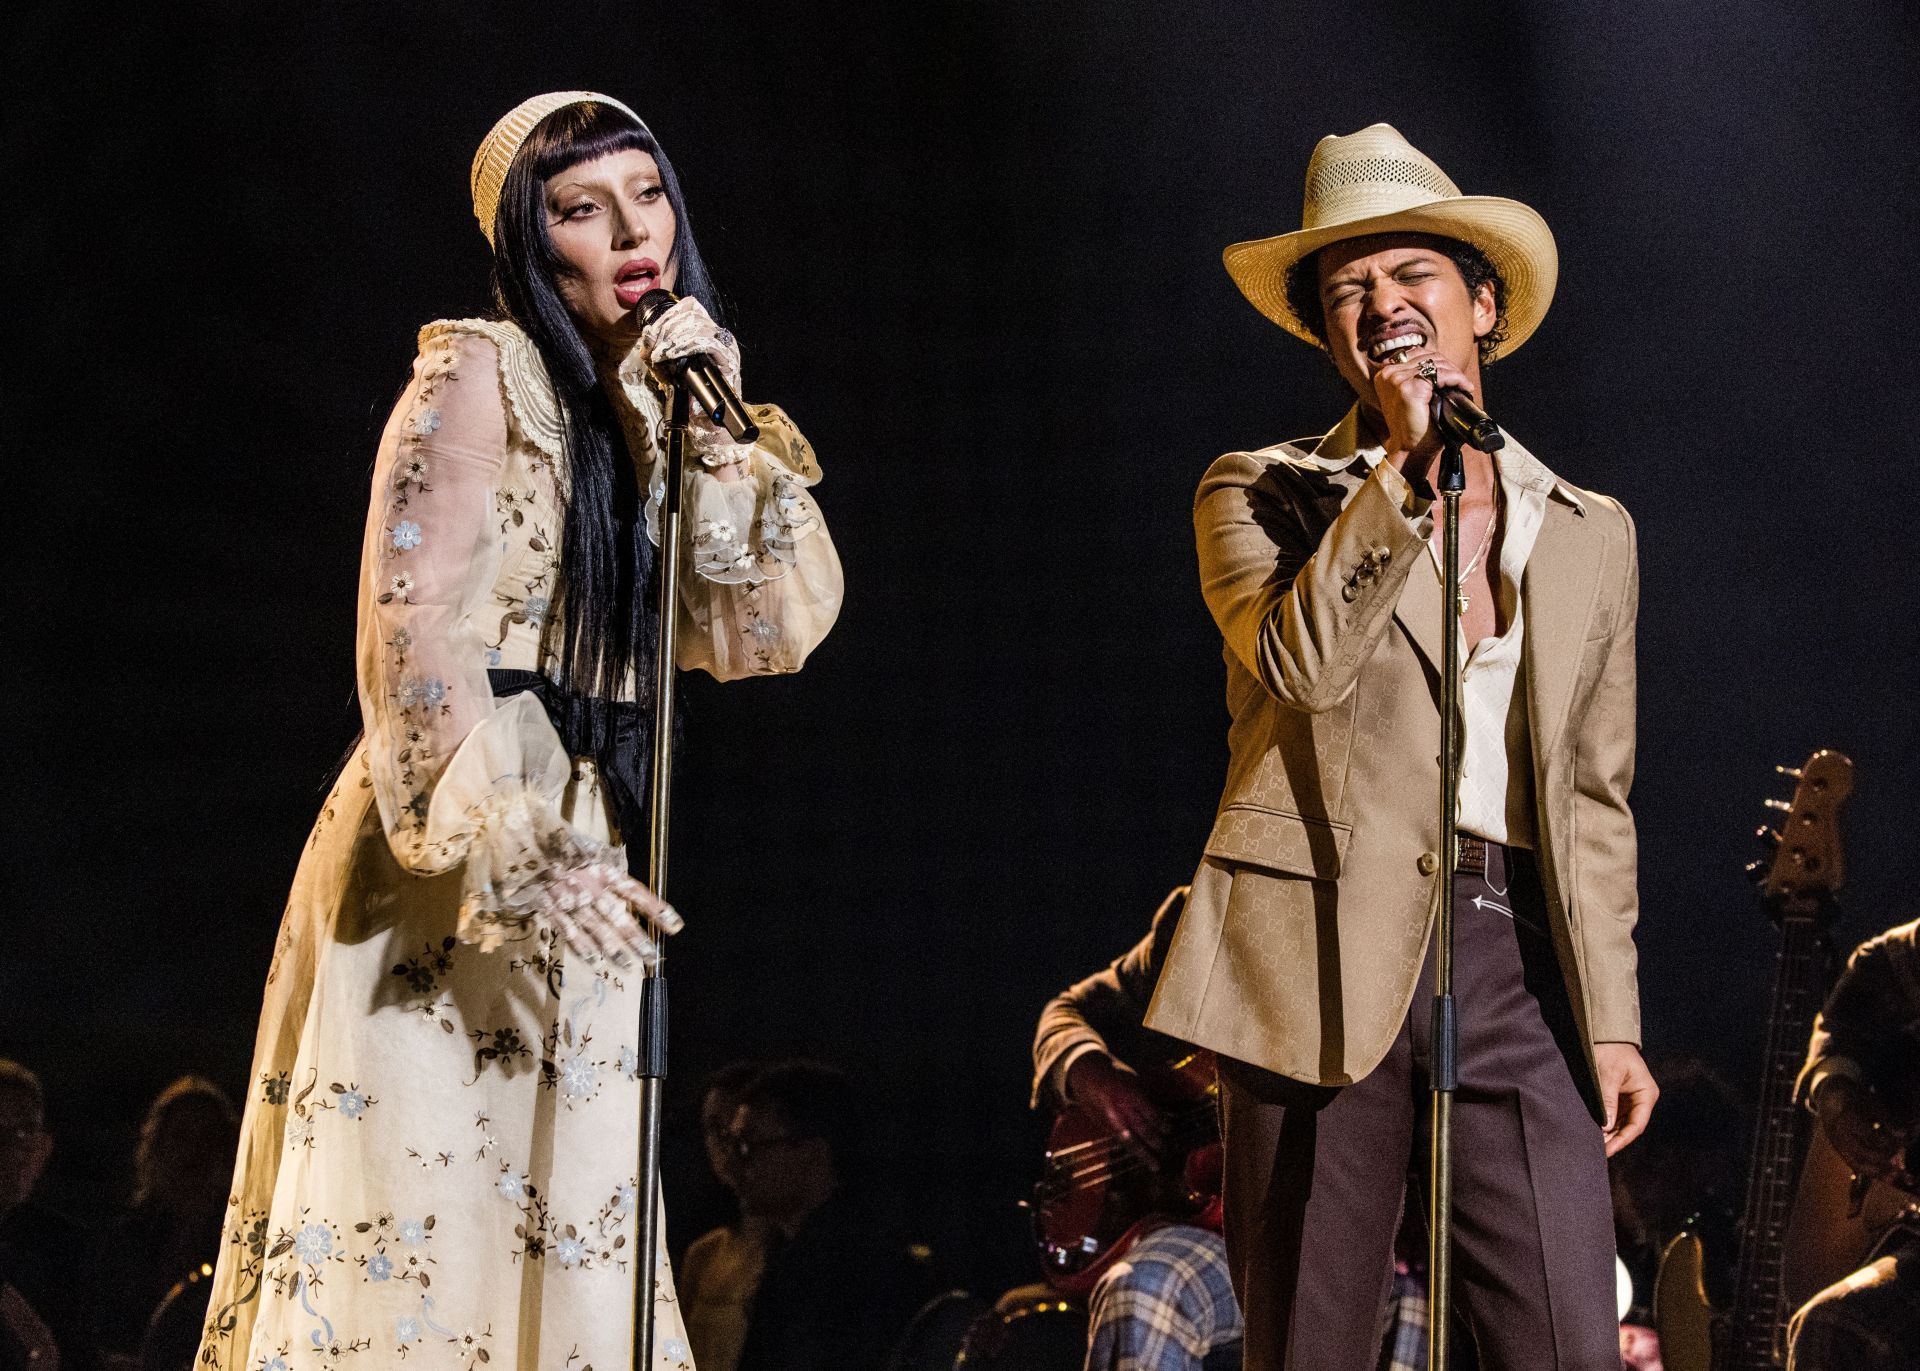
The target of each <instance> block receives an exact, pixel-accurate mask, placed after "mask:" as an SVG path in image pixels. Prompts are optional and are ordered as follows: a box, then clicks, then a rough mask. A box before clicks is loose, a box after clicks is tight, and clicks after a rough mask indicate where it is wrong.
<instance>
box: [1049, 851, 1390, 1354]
mask: <svg viewBox="0 0 1920 1371" xmlns="http://www.w3.org/2000/svg"><path fill="white" fill-rule="evenodd" d="M1186 897H1187V887H1185V886H1181V887H1179V888H1177V889H1175V890H1173V891H1172V892H1171V893H1169V894H1168V896H1167V898H1166V899H1165V900H1163V901H1162V902H1161V904H1160V908H1159V909H1158V910H1157V911H1155V913H1154V916H1153V927H1152V928H1151V929H1150V930H1149V931H1148V933H1147V935H1146V937H1144V938H1142V939H1141V940H1140V941H1139V942H1138V943H1136V944H1135V945H1134V946H1133V947H1131V948H1129V949H1128V950H1127V952H1126V953H1125V954H1124V955H1122V956H1121V957H1120V959H1119V960H1118V961H1116V962H1114V963H1113V964H1112V965H1111V966H1109V967H1107V968H1106V969H1105V970H1104V971H1100V972H1098V973H1096V974H1095V975H1092V976H1089V977H1087V978H1086V979H1085V980H1083V981H1080V982H1079V983H1077V984H1075V985H1073V986H1070V987H1068V988H1067V989H1066V990H1063V991H1061V992H1060V993H1059V994H1058V995H1056V996H1054V997H1053V999H1051V1000H1049V1001H1048V1002H1047V1006H1046V1008H1045V1009H1044V1010H1042V1011H1041V1013H1040V1025H1039V1029H1038V1031H1037V1033H1036V1034H1035V1037H1034V1044H1033V1066H1034V1080H1033V1102H1034V1104H1035V1105H1039V1104H1040V1103H1042V1102H1043V1101H1046V1100H1051V1101H1053V1102H1055V1103H1059V1104H1065V1103H1068V1102H1071V1103H1073V1104H1076V1105H1079V1106H1080V1107H1082V1108H1083V1109H1086V1110H1088V1111H1089V1112H1091V1113H1093V1114H1094V1115H1096V1116H1097V1117H1099V1118H1102V1119H1104V1120H1105V1121H1106V1122H1107V1124H1108V1125H1109V1126H1110V1127H1111V1128H1112V1129H1113V1131H1114V1133H1116V1134H1117V1135H1119V1136H1120V1137H1121V1138H1123V1139H1125V1140H1126V1141H1127V1142H1128V1143H1129V1144H1130V1145H1133V1146H1136V1147H1138V1148H1139V1149H1141V1150H1142V1151H1143V1152H1146V1153H1149V1154H1155V1155H1160V1154H1164V1152H1165V1150H1166V1149H1167V1147H1168V1144H1169V1129H1168V1121H1167V1119H1166V1117H1165V1116H1164V1115H1163V1114H1162V1112H1161V1111H1160V1109H1159V1108H1158V1107H1157V1106H1156V1105H1155V1104H1154V1103H1153V1101H1152V1100H1151V1099H1150V1098H1149V1097H1148V1095H1147V1092H1146V1090H1145V1088H1144V1087H1143V1086H1142V1084H1141V1081H1140V1077H1139V1075H1138V1074H1137V1073H1136V1072H1135V1071H1134V1069H1133V1067H1132V1066H1130V1065H1129V1063H1130V1062H1136V1063H1148V1062H1166V1061H1171V1060H1172V1059H1174V1058H1176V1057H1178V1056H1182V1055H1184V1054H1186V1053H1188V1052H1190V1051H1192V1049H1191V1047H1190V1046H1189V1045H1188V1044H1186V1043H1182V1042H1179V1041H1178V1040H1176V1039H1173V1038H1169V1037H1166V1036H1165V1035H1163V1034H1159V1033H1154V1032H1152V1031H1151V1030H1149V1029H1147V1028H1145V1027H1144V1026H1143V1025H1142V1022H1141V1021H1142V1019H1143V1018H1144V1017H1145V1015H1146V1009H1147V1002H1148V1001H1149V1000H1150V999H1151V998H1152V997H1153V987H1154V984H1155V983H1156V982H1157V981H1158V980H1159V978H1160V969H1161V967H1162V966H1163V965H1164V964H1165V962H1166V955H1167V948H1168V946H1169V945H1170V944H1171V943H1172V941H1173V931H1174V927H1175V925H1176V924H1177V923H1178V922H1179V919H1180V911H1181V908H1182V907H1183V905H1184V904H1185V902H1186ZM1172 1160H1173V1161H1176V1162H1177V1160H1178V1159H1172ZM1219 1230H1220V1205H1219V1201H1218V1200H1217V1199H1216V1200H1215V1201H1214V1203H1213V1204H1211V1205H1209V1206H1208V1207H1207V1208H1206V1209H1205V1210H1204V1211H1202V1213H1200V1214H1199V1215H1198V1216H1196V1217H1194V1218H1190V1219H1179V1220H1176V1219H1175V1218H1173V1217H1171V1216H1168V1217H1167V1218H1166V1220H1165V1221H1164V1222H1161V1223H1158V1224H1157V1225H1156V1226H1154V1227H1153V1228H1151V1229H1150V1230H1149V1231H1148V1232H1146V1233H1145V1234H1144V1235H1143V1236H1141V1237H1140V1238H1139V1239H1138V1240H1137V1241H1136V1242H1135V1243H1134V1244H1133V1245H1132V1246H1131V1247H1129V1248H1128V1249H1127V1250H1126V1252H1125V1254H1124V1255H1123V1257H1122V1259H1121V1260H1120V1261H1118V1262H1116V1263H1115V1264H1114V1265H1113V1266H1111V1267H1109V1268H1108V1269H1107V1271H1106V1272H1105V1273H1104V1274H1103V1275H1102V1276H1101V1278H1100V1280H1099V1283H1098V1284H1097V1285H1095V1286H1094V1288H1093V1292H1092V1294H1091V1295H1090V1296H1089V1298H1088V1318H1089V1325H1090V1326H1089V1330H1088V1338H1087V1362H1086V1368H1087V1371H1198V1368H1201V1367H1205V1368H1207V1369H1208V1371H1215V1369H1216V1368H1221V1367H1237V1366H1239V1364H1240V1359H1239V1347H1240V1339H1241V1333H1242V1327H1241V1320H1240V1307H1239V1305H1238V1304H1237V1303H1236V1302H1235V1300H1234V1296H1233V1284H1232V1281H1231V1279H1230V1278H1229V1275H1228V1272H1227V1252H1226V1246H1225V1244H1224V1243H1223V1242H1222V1241H1221V1238H1220V1231H1219ZM1393 1293H1394V1296H1395V1300H1394V1307H1393V1309H1392V1310H1390V1311H1389V1313H1390V1315H1391V1326H1389V1327H1388V1328H1387V1334H1388V1336H1387V1339H1386V1346H1385V1348H1384V1350H1383V1353H1382V1362H1381V1365H1382V1367H1383V1369H1384V1371H1414V1368H1424V1367H1425V1366H1426V1336H1425V1330H1426V1301H1425V1296H1424V1292H1423V1291H1422V1288H1421V1287H1420V1284H1419V1282H1418V1280H1417V1278H1414V1277H1411V1276H1406V1275H1402V1276H1401V1277H1400V1278H1399V1279H1397V1280H1396V1281H1395V1283H1394V1292H1393Z"/></svg>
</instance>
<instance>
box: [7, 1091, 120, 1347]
mask: <svg viewBox="0 0 1920 1371" xmlns="http://www.w3.org/2000/svg"><path fill="white" fill-rule="evenodd" d="M52 1156H53V1135H52V1134H50V1133H49V1132H47V1094H46V1090H45V1089H44V1088H43V1087H42V1086H41V1084H40V1078H39V1077H38V1076H36V1075H34V1074H33V1072H31V1071H29V1070H28V1069H27V1068H26V1067H24V1066H22V1065H20V1063H18V1062H15V1061H9V1060H7V1059H5V1058H0V1356H4V1357H6V1358H8V1359H9V1360H10V1361H14V1362H17V1363H18V1364H20V1365H23V1366H25V1365H32V1366H35V1367H44V1366H45V1365H46V1364H47V1363H46V1353H45V1349H46V1347H47V1345H48V1343H49V1341H51V1343H52V1345H53V1346H54V1347H55V1348H57V1350H58V1354H59V1363H58V1365H59V1367H60V1371H93V1368H94V1367H95V1366H96V1365H97V1364H98V1363H97V1361H96V1359H95V1353H94V1347H93V1339H92V1337H91V1336H90V1335H89V1333H88V1329H87V1305H88V1302H89V1301H90V1300H92V1298H93V1295H94V1290H93V1284H92V1282H91V1281H90V1280H89V1279H88V1272H87V1241H86V1235H85V1233H84V1231H83V1230H82V1229H81V1228H80V1226H79V1225H78V1224H76V1223H74V1222H73V1221H72V1220H71V1219H68V1218H67V1217H65V1216H64V1215H62V1214H60V1213H58V1212H57V1211H55V1210H53V1209H50V1208H48V1207H47V1206H46V1205H44V1204H39V1203H36V1202H35V1201H34V1199H33V1188H34V1186H36V1185H38V1184H39V1182H40V1173H41V1172H43V1171H45V1170H46V1167H47V1162H48V1160H49V1159H50V1158H51V1157H52ZM36 1351H38V1352H40V1353H41V1355H40V1356H39V1357H38V1358H37V1359H33V1360H32V1361H29V1357H30V1356H31V1354H32V1353H33V1352H36Z"/></svg>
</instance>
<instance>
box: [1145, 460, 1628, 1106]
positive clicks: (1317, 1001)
mask: <svg viewBox="0 0 1920 1371" xmlns="http://www.w3.org/2000/svg"><path fill="white" fill-rule="evenodd" d="M1529 470H1530V472H1531V473H1532V477H1533V479H1536V480H1539V481H1543V482H1545V483H1547V486H1546V487H1544V488H1551V487H1553V486H1556V485H1558V484H1559V483H1558V482H1557V481H1556V480H1555V478H1554V477H1553V476H1552V473H1550V472H1548V471H1547V470H1546V469H1545V468H1544V467H1541V466H1539V465H1538V463H1532V462H1530V463H1529ZM1579 506H1580V507H1578V508H1576V505H1575V504H1574V503H1573V502H1571V501H1569V500H1567V499H1565V498H1562V497H1560V496H1557V495H1550V496H1549V498H1548V500H1547V511H1546V517H1545V522H1544V523H1543V524H1542V525H1541V528H1540V534H1539V539H1538V541H1537V542H1536V543H1535V545H1534V548H1533V552H1532V555H1531V557H1530V558H1529V559H1528V562H1527V569H1526V574H1525V577H1524V580H1523V582H1522V586H1521V595H1522V599H1523V603H1524V606H1525V638H1524V652H1523V661H1522V679H1521V682H1520V684H1519V688H1520V689H1522V690H1524V691H1525V692H1526V703H1527V709H1528V715H1529V718H1530V726H1531V735H1532V741H1533V776H1534V782H1535V786H1534V789H1535V796H1536V814H1537V832H1538V834H1539V838H1540V853H1539V856H1540V865H1541V877H1542V882H1543V884H1544V885H1545V887H1546V898H1547V905H1548V909H1549V912H1550V914H1551V916H1552V921H1553V937H1554V944H1555V947H1556V948H1557V950H1558V952H1559V957H1560V965H1561V967H1562V968H1563V970H1564V972H1565V974H1566V978H1567V986H1568V989H1569V992H1570V994H1571V998H1572V1002H1573V1006H1574V1012H1575V1015H1576V1016H1577V1020H1578V1023H1579V1027H1580V1029H1581V1030H1582V1033H1583V1035H1584V1037H1585V1040H1586V1044H1587V1056H1588V1061H1587V1066H1588V1077H1589V1079H1588V1080H1586V1081H1584V1082H1582V1083H1581V1084H1582V1085H1583V1088H1584V1089H1585V1090H1586V1092H1587V1093H1589V1094H1592V1093H1593V1091H1592V1085H1593V1082H1592V1079H1591V1077H1592V1044H1593V1043H1596V1042H1609V1041H1618V1042H1633V1043H1637V1042H1638V1041H1639V1036H1640V1011H1639V994H1638V990H1637V987H1636V977H1635V952H1634V945H1633V926H1634V922H1635V920H1636V918H1637V916H1638V911H1639V898H1638V893H1637V888H1636V877H1635V869H1636V852H1635V839H1634V828H1633V817H1632V815H1631V814H1630V813H1629V811H1628V809H1627V790H1628V786H1629V785H1630V784H1631V782H1632V779H1633V750H1634V619H1635V614H1636V611H1637V603H1638V596H1639V570H1638V564H1637V561H1636V556H1635V545H1634V531H1633V523H1632V521H1631V520H1630V519H1629V518H1628V517H1627V514H1626V511H1625V510H1624V509H1622V508H1621V507H1620V506H1619V505H1618V504H1617V503H1615V502H1614V501H1612V500H1609V499H1607V498H1605V497H1604V496H1599V495H1591V494H1588V493H1587V492H1585V491H1581V492H1579ZM1428 526H1429V527H1430V523H1429V525H1428ZM1194 527H1195V532H1196V535H1197V537H1198V541H1199V552H1200V582H1201V589H1202V591H1203V593H1204V594H1205V596H1206V600H1207V606H1208V608H1209V609H1211V610H1212V611H1213V617H1214V620H1215V622H1216V623H1218V624H1219V626H1220V631H1221V633H1222V634H1223V635H1224V637H1225V639H1226V661H1227V703H1228V707H1229V709H1230V710H1231V712H1232V715H1233V723H1232V727H1231V730H1230V732H1229V735H1228V738H1229V743H1230V746H1231V751H1232V760H1231V762H1230V764H1229V766H1228V772H1227V785H1226V791H1225V793H1224V794H1223V795H1222V797H1221V801H1220V811H1219V816H1218V818H1217V819H1216V820H1215V822H1214V825H1213V832H1212V834H1211V836H1209V838H1208V840H1207V846H1206V854H1205V857H1204V858H1203V860H1202V861H1201V863H1200V869H1199V871H1198V873H1197V874H1196V875H1195V876H1194V879H1193V894H1192V896H1191V898H1190V899H1189V901H1188V904H1187V908H1186V912H1185V914H1184V915H1183V917H1182V919H1181V922H1180V928H1179V932H1178V934H1177V935H1176V937H1175V939H1174V943H1173V947H1172V950H1171V952H1170V953H1169V955H1168V960H1167V967H1166V970H1165V972H1164V973H1163V974H1162V976H1161V978H1160V983H1159V986H1158V988H1157V989H1156V991H1155V993H1154V998H1153V1003H1152V1006H1151V1007H1150V1009H1149V1011H1148V1014H1147V1020H1146V1022H1147V1025H1148V1027H1150V1028H1152V1029H1155V1030H1157V1031H1158V1032H1161V1033H1167V1034H1170V1035H1172V1036H1174V1037H1177V1038H1182V1039H1185V1040H1186V1041H1188V1042H1192V1043H1196V1044H1199V1045H1201V1046H1204V1047H1209V1048H1212V1049H1213V1050H1214V1051H1216V1052H1219V1053H1222V1054H1224V1055H1226V1056H1229V1057H1234V1058H1238V1059H1240V1060H1241V1061H1245V1062H1250V1063H1252V1064H1253V1065H1255V1066H1258V1067H1262V1068H1265V1069H1266V1070H1269V1071H1274V1072H1278V1073H1280V1074H1282V1075H1285V1076H1289V1077H1292V1078H1294V1079H1296V1080H1302V1081H1310V1082H1314V1083H1317V1084H1325V1085H1338V1084H1345V1083H1347V1082H1351V1081H1355V1080H1358V1079H1359V1078H1360V1077H1362V1076H1364V1075H1366V1074H1367V1073H1368V1072H1369V1071H1371V1070H1372V1069H1373V1068H1374V1067H1375V1066H1377V1065H1378V1064H1379V1062H1380V1060H1381V1058H1382V1057H1384V1056H1385V1055H1386V1052H1387V1049H1388V1048H1389V1047H1390V1046H1391V1045H1392V1043H1393V1039H1394V1037H1395V1035H1396V1034H1397V1033H1398V1031H1399V1028H1400V1024H1401V1023H1402V1021H1403V1020H1404V1019H1405V1017H1406V1014H1407V1009H1408V1006H1409V1004H1410V1003H1411V1001H1412V998H1413V993H1414V987H1415V982H1416V980H1417V978H1418V975H1419V971H1420V966H1421V963H1422V961H1423V959H1424V957H1425V954H1426V947H1427V940H1428V938H1429V936H1430V934H1431V931H1432V927H1433V920H1434V915H1435V911H1436V909H1437V901H1438V895H1439V876H1438V874H1437V873H1438V871H1439V869H1440V862H1439V856H1438V848H1439V829H1440V825H1439V817H1438V814H1437V809H1438V805H1439V793H1440V769H1439V763H1440V757H1439V753H1440V711H1439V706H1438V694H1437V691H1438V684H1437V683H1438V680H1439V664H1440V647H1441V643H1440V594H1441V592H1440V586H1439V580H1438V578H1437V577H1436V576H1435V575H1434V574H1433V570H1432V564H1431V561H1430V560H1429V558H1428V557H1427V554H1426V551H1425V547H1424V545H1423V535H1422V534H1421V533H1420V532H1418V531H1416V529H1415V528H1414V526H1413V525H1412V523H1411V522H1410V521H1409V519H1408V518H1407V515H1406V514H1405V513H1404V512H1403V510H1402V508H1401V506H1400V505H1399V504H1397V503H1396V502H1395V501H1394V499H1393V498H1392V496H1391V495H1390V494H1389V492H1388V490H1387V488H1386V486H1385V484H1384V483H1383V481H1382V478H1381V476H1380V475H1379V474H1378V470H1377V469H1376V472H1375V474H1372V475H1369V474H1368V473H1367V468H1366V467H1365V465H1364V463H1362V462H1359V461H1356V463H1355V464H1354V465H1353V466H1351V467H1348V468H1346V469H1344V470H1338V471H1328V470H1326V469H1325V467H1324V465H1323V464H1317V463H1316V462H1315V460H1314V459H1313V457H1312V456H1311V454H1310V453H1309V452H1308V451H1307V450H1306V449H1304V448H1301V447H1296V446H1293V445H1290V444H1282V445H1279V446H1277V447H1272V448H1268V449H1266V450H1264V451H1261V452H1235V453H1229V454H1228V455H1227V456H1225V457H1222V458H1220V459H1219V460H1218V461H1217V462H1215V463H1214V464H1213V466H1212V467H1211V468H1210V469H1209V470H1208V472H1207V474H1206V477H1205V479H1204V480H1203V481H1202V482H1201V484H1200V491H1199V494H1198V496H1197V497H1196V500H1195V505H1194ZM1589 1103H1590V1104H1591V1103H1592V1100H1591V1099H1590V1100H1589Z"/></svg>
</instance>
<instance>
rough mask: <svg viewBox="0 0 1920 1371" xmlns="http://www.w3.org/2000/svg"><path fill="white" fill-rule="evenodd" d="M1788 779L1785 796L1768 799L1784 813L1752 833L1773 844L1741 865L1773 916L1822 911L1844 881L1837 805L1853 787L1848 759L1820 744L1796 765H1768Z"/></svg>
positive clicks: (1809, 914)
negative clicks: (1765, 852) (1789, 788)
mask: <svg viewBox="0 0 1920 1371" xmlns="http://www.w3.org/2000/svg"><path fill="white" fill-rule="evenodd" d="M1774 769H1775V770H1776V771H1778V772H1779V773H1780V774H1781V775H1783V776H1791V777H1792V778H1793V781H1794V787H1793V798H1792V799H1791V800H1768V801H1767V802H1766V805H1767V808H1769V809H1776V810H1779V811H1781V813H1782V814H1783V815H1784V816H1785V817H1784V818H1782V819H1781V820H1780V826H1779V827H1778V828H1770V827H1767V826H1766V825H1762V826H1761V827H1760V829H1759V831H1758V833H1757V835H1756V836H1757V837H1758V838H1759V839H1760V841H1761V842H1763V843H1765V844H1766V845H1767V846H1768V847H1770V848H1771V849H1772V850H1773V855H1772V856H1771V857H1770V858H1763V859H1762V860H1760V861H1757V862H1753V863H1750V864H1749V865H1748V867H1747V871H1748V874H1749V875H1751V876H1752V877H1753V879H1754V881H1755V882H1756V884H1757V885H1758V886H1759V889H1760V898H1761V899H1762V900H1763V901H1764V902H1765V903H1766V905H1767V907H1768V908H1769V909H1770V910H1772V911H1773V912H1774V914H1775V915H1776V916H1778V917H1792V918H1802V919H1804V918H1810V917H1816V916H1821V915H1825V914H1828V913H1830V912H1831V910H1832V908H1833V898H1834V896H1835V895H1837V894H1838V893H1839V891H1840V887H1841V886H1842V885H1844V884H1845V883H1846V860H1845V858H1844V857H1843V855H1842V852H1841V846H1840V807H1841V806H1842V805H1843V804H1845V803H1846V799H1847V797H1848V796H1849V795H1851V794H1852V793H1853V762H1852V761H1851V760H1850V759H1849V758H1848V757H1847V755H1846V754H1845V753H1843V752H1832V751H1828V750H1825V749H1822V750H1821V751H1819V752H1816V753H1814V754H1813V755H1812V756H1811V757H1809V758H1807V760H1806V762H1805V763H1804V764H1803V765H1801V766H1798V767H1788V766H1782V767H1776V768H1774Z"/></svg>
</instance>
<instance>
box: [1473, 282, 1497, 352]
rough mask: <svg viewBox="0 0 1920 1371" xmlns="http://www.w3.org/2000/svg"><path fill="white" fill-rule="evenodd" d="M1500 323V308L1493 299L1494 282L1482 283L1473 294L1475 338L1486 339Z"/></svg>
mask: <svg viewBox="0 0 1920 1371" xmlns="http://www.w3.org/2000/svg"><path fill="white" fill-rule="evenodd" d="M1499 322H1500V306H1499V305H1498V304H1497V303H1496V302H1495V300H1494V297H1493V282H1491V281H1482V282H1481V283H1480V285H1479V288H1478V289H1476V290H1475V291H1474V292H1473V336H1474V337H1476V338H1484V337H1486V336H1487V335H1488V334H1489V333H1491V332H1493V326H1494V325H1495V324H1497V323H1499Z"/></svg>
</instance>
